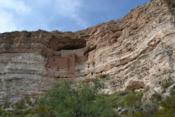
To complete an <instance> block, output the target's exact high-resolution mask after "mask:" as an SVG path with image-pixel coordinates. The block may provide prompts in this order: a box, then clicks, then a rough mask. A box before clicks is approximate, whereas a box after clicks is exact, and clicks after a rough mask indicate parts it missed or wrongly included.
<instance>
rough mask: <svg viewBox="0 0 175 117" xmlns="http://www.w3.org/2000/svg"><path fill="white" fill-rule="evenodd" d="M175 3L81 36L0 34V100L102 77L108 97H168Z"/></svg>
mask: <svg viewBox="0 0 175 117" xmlns="http://www.w3.org/2000/svg"><path fill="white" fill-rule="evenodd" d="M173 4H174V3H173V1H171V0H170V1H166V0H164V1H163V0H152V1H151V2H150V3H147V4H145V5H144V6H142V7H138V8H136V9H133V10H132V11H131V12H130V13H129V14H128V15H127V16H125V17H124V18H123V19H121V20H118V21H110V22H107V23H104V24H100V25H97V26H95V27H91V28H88V29H85V30H82V31H78V32H73V33H72V32H58V31H55V32H46V31H42V30H39V31H36V32H25V31H24V32H11V33H3V34H0V101H1V102H4V100H7V99H8V100H11V101H16V100H18V99H20V98H21V97H24V96H37V95H40V94H42V93H43V92H45V91H46V90H47V89H48V88H49V87H50V86H53V84H54V83H55V82H56V81H57V80H60V79H72V80H76V81H79V80H89V79H93V78H96V77H100V78H104V77H107V78H106V79H105V84H106V89H107V90H106V91H108V92H107V93H111V92H114V91H118V90H140V89H141V90H142V89H146V90H148V92H149V93H148V94H147V95H146V96H147V97H146V98H149V97H151V95H152V94H154V93H155V92H156V93H160V94H161V93H163V92H166V89H168V90H169V88H170V87H172V86H173V84H174V80H175V72H174V64H175V54H174V50H175V25H174V21H175V20H174V15H173V13H174V5H173Z"/></svg>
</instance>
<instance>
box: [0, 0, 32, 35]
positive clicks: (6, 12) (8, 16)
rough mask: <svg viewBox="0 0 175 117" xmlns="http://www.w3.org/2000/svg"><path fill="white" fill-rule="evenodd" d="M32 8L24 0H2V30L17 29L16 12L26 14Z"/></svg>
mask: <svg viewBox="0 0 175 117" xmlns="http://www.w3.org/2000/svg"><path fill="white" fill-rule="evenodd" d="M27 12H30V8H29V7H28V6H27V5H25V3H24V2H23V1H22V0H0V32H6V31H13V30H17V29H18V26H17V24H16V20H17V17H16V16H15V14H21V13H22V14H25V13H27Z"/></svg>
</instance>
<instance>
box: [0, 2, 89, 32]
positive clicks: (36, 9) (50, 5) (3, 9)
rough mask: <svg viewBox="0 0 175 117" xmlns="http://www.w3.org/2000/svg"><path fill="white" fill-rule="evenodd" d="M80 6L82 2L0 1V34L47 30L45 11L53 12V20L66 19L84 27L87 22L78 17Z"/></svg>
mask: <svg viewBox="0 0 175 117" xmlns="http://www.w3.org/2000/svg"><path fill="white" fill-rule="evenodd" d="M82 4H83V3H82V0H30V1H27V0H0V32H6V31H14V30H21V29H25V30H28V29H30V30H31V29H34V30H35V29H37V28H41V27H42V28H45V29H47V28H48V26H47V25H49V24H50V17H46V16H47V15H48V14H46V13H45V11H46V10H50V11H51V12H53V13H51V14H52V15H54V17H56V18H55V19H54V18H53V19H54V20H57V19H59V17H61V18H66V19H70V20H72V21H74V23H75V24H77V25H79V27H85V26H86V25H87V22H86V21H85V20H84V19H82V18H81V15H80V11H81V6H82ZM51 17H52V16H51ZM54 22H56V21H54ZM59 23H61V22H59ZM39 26H40V27H39ZM58 30H59V29H58Z"/></svg>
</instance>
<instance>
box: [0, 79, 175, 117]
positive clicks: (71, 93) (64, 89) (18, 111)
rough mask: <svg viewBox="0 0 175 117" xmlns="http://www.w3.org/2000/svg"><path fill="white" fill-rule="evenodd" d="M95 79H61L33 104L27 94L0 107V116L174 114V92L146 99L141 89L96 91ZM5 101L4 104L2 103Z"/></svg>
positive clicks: (160, 116) (168, 116) (156, 116)
mask: <svg viewBox="0 0 175 117" xmlns="http://www.w3.org/2000/svg"><path fill="white" fill-rule="evenodd" d="M102 88H103V85H102V84H101V83H100V82H99V81H95V82H90V83H80V85H78V86H76V85H73V84H72V83H71V82H61V83H59V84H58V85H56V86H55V87H54V88H52V89H51V90H50V91H49V92H48V93H47V94H46V95H45V96H44V97H42V98H40V99H39V100H38V101H37V102H36V104H35V105H33V103H32V102H31V100H30V99H29V98H26V99H25V100H22V101H21V102H18V103H16V104H15V105H13V106H12V107H13V109H11V110H10V109H6V110H4V108H3V107H2V108H1V109H0V117H174V116H175V93H173V92H172V94H171V96H169V97H167V98H158V99H154V101H152V102H151V101H150V102H149V103H145V102H144V100H143V99H142V96H143V93H142V92H132V91H123V92H117V93H115V94H112V95H105V94H102V93H99V92H100V90H101V89H102ZM7 106H9V105H6V107H7Z"/></svg>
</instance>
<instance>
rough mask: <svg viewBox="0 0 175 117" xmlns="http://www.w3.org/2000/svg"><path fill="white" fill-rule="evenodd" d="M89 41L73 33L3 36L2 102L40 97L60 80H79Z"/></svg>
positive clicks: (0, 46) (0, 49)
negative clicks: (84, 51) (78, 76)
mask: <svg viewBox="0 0 175 117" xmlns="http://www.w3.org/2000/svg"><path fill="white" fill-rule="evenodd" d="M85 45H86V41H85V40H83V39H80V38H79V37H78V36H77V35H75V34H73V33H60V32H50V33H49V32H45V31H41V30H40V31H37V32H12V33H4V34H1V35H0V94H1V95H0V99H1V102H3V101H4V100H11V101H16V100H19V99H20V98H21V97H24V96H37V95H38V94H41V93H42V92H44V91H46V90H47V89H48V88H49V87H50V86H51V84H53V83H54V82H55V79H58V78H75V77H77V75H79V74H81V71H82V67H83V64H84V62H85V60H86V58H85V56H84V53H83V50H84V48H85Z"/></svg>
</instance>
